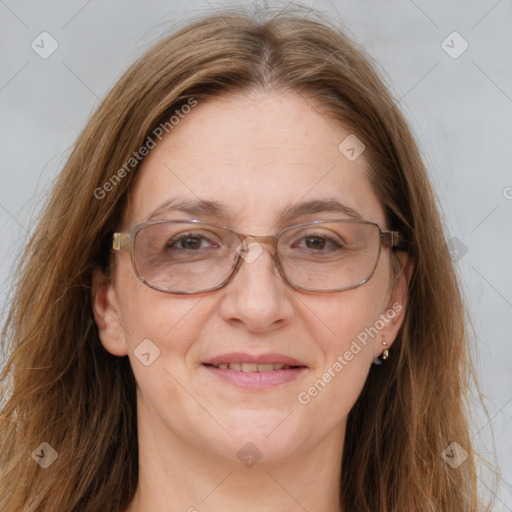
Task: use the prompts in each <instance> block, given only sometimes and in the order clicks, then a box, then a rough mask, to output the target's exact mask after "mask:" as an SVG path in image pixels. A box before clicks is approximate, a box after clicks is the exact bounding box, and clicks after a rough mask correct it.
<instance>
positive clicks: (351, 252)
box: [112, 219, 401, 294]
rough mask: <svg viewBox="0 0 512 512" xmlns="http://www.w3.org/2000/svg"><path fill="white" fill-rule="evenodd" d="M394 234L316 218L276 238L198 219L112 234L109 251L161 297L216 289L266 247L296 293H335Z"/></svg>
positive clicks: (362, 277)
mask: <svg viewBox="0 0 512 512" xmlns="http://www.w3.org/2000/svg"><path fill="white" fill-rule="evenodd" d="M400 241H401V237H400V234H399V233H398V232H397V231H382V230H381V229H380V227H379V225H378V224H375V223H374V222H370V221H366V220H355V219H342V220H328V221H324V220H318V221H313V222H305V223H302V224H297V225H295V226H290V227H287V228H285V229H283V230H282V231H280V232H279V233H276V234H275V235H269V236H251V235H245V234H242V233H238V232H236V231H233V230H232V229H230V228H228V227H227V226H223V225H220V224H212V223H208V222H202V221H199V220H185V221H184V220H157V221H152V222H145V223H143V224H138V225H136V226H134V227H133V228H132V229H131V231H130V233H114V234H113V240H112V248H113V249H115V250H116V251H125V252H129V253H130V254H131V261H132V266H133V269H134V271H135V273H136V275H137V277H138V278H139V279H140V280H141V281H142V282H143V283H144V284H146V285H147V286H149V287H151V288H153V289H155V290H158V291H161V292H166V293H175V294H193V293H204V292H209V291H213V290H218V289H219V288H222V287H223V286H225V285H226V284H227V283H228V282H229V281H230V280H231V279H232V277H233V276H234V275H235V273H236V272H237V271H238V270H239V268H240V266H241V264H242V261H245V262H247V263H251V262H252V261H254V260H255V259H256V258H257V257H258V256H259V255H260V254H261V253H262V252H263V247H262V246H261V245H260V244H270V245H272V247H273V253H274V261H275V265H276V267H277V269H278V271H279V273H280V275H281V277H282V278H283V279H284V281H285V282H286V283H288V284H289V285H290V286H291V287H292V288H294V289H296V290H303V291H310V292H341V291H345V290H350V289H352V288H356V287H358V286H361V285H362V284H364V283H366V282H367V281H368V280H369V279H370V278H371V277H372V275H373V273H374V272H375V269H376V267H377V263H378V261H379V256H380V252H381V249H382V246H383V245H384V244H385V245H387V246H389V247H395V246H396V245H398V244H399V243H400Z"/></svg>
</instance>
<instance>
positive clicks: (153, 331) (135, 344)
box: [116, 266, 212, 371]
mask: <svg viewBox="0 0 512 512" xmlns="http://www.w3.org/2000/svg"><path fill="white" fill-rule="evenodd" d="M116 278H117V280H116V288H117V291H118V296H119V303H120V307H121V317H122V322H123V326H122V328H123V335H124V339H125V341H126V344H127V346H128V350H129V356H130V360H132V359H133V357H137V354H138V352H139V346H140V345H141V343H143V342H144V343H146V344H147V345H148V347H149V348H152V350H154V351H155V353H158V352H159V356H158V357H159V359H160V363H162V362H164V361H165V364H166V365H169V364H173V363H174V362H175V359H176V357H177V356H181V357H183V355H184V354H186V352H187V351H188V350H189V348H190V347H191V346H192V344H193V343H194V341H195V340H196V339H197V337H198V335H199V332H200V331H201V329H202V327H203V324H204V323H205V322H206V321H207V320H208V318H209V316H210V315H211V313H212V312H211V310H210V308H208V307H207V301H204V300H203V299H204V297H201V296H197V295H194V296H192V295H191V296H187V295H182V296H180V295H171V294H167V293H162V292H159V291H157V290H153V289H151V288H149V287H148V286H146V285H145V284H144V283H142V282H141V281H139V280H138V279H137V277H136V276H135V273H134V272H133V270H132V268H131V266H129V267H128V268H126V266H123V267H120V268H119V273H118V276H116ZM205 306H206V307H205ZM146 340H150V342H151V343H149V342H148V341H146ZM151 344H153V345H154V346H155V347H156V348H154V347H152V346H151ZM144 353H146V352H144ZM137 366H138V365H137V364H135V362H134V361H132V367H133V368H134V371H136V368H137Z"/></svg>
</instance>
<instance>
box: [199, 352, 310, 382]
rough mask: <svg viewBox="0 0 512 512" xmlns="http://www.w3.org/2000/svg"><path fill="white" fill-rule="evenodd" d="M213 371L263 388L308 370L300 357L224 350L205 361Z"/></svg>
mask: <svg viewBox="0 0 512 512" xmlns="http://www.w3.org/2000/svg"><path fill="white" fill-rule="evenodd" d="M202 366H203V367H204V368H205V369H206V370H208V371H209V373H210V375H213V376H215V377H216V378H219V379H221V380H222V381H224V382H227V383H229V384H232V385H235V386H237V387H239V388H242V389H246V390H261V389H267V388H272V387H275V386H279V385H281V384H285V383H288V382H292V381H293V380H295V379H296V378H297V377H299V375H301V374H302V373H304V372H305V371H306V370H307V368H308V367H307V366H306V365H305V364H303V363H301V362H300V361H298V360H296V359H294V358H291V357H288V356H284V355H281V354H262V355H259V356H251V355H248V354H242V353H233V354H225V355H223V356H218V357H215V358H213V359H210V360H209V361H207V362H204V363H203V364H202Z"/></svg>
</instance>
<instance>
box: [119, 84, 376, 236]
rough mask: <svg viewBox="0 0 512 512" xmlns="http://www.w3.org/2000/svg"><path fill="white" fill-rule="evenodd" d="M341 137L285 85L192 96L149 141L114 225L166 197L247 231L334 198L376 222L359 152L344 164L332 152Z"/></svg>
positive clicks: (138, 217) (171, 214)
mask: <svg viewBox="0 0 512 512" xmlns="http://www.w3.org/2000/svg"><path fill="white" fill-rule="evenodd" d="M349 135H351V134H350V133H349V132H348V131H347V130H346V129H344V128H343V126H341V125H340V124H339V123H334V122H333V121H332V119H329V118H327V117H326V116H325V115H323V114H321V113H320V109H319V108H318V105H317V104H315V102H314V100H312V99H311V98H305V97H303V96H300V95H298V94H295V93H291V92H285V93H254V94H252V95H236V96H221V97H218V98H215V99H210V100H208V101H205V102H201V101H198V104H197V106H195V107H194V108H193V109H192V110H191V111H190V113H188V114H186V115H185V114H181V116H180V120H179V123H177V124H175V125H174V127H173V128H172V131H170V133H169V134H168V135H166V136H165V137H163V139H162V141H158V139H155V140H156V142H157V144H156V146H155V147H154V148H153V149H151V151H150V152H149V154H148V156H147V157H146V158H145V159H144V162H143V163H142V166H141V168H140V169H139V171H138V176H137V178H136V180H135V183H134V186H133V188H132V190H131V193H130V195H129V201H128V207H127V210H126V215H125V219H124V222H123V224H125V225H126V226H125V227H129V226H131V225H134V224H137V223H140V222H144V221H146V220H148V217H149V216H150V215H151V213H152V212H154V210H155V209H156V208H157V207H158V206H160V205H162V204H163V203H165V202H168V201H169V200H170V199H172V200H173V201H179V202H188V203H191V202H200V201H202V202H203V203H208V202H212V203H215V204H217V205H219V206H221V207H222V210H223V212H222V213H223V215H222V219H215V220H222V221H224V222H228V223H229V224H230V225H231V226H232V227H236V228H240V229H244V230H245V232H252V233H253V234H257V233H258V232H259V231H261V232H265V229H268V228H269V227H270V226H276V225H277V224H278V223H279V222H280V219H281V217H282V214H283V211H284V210H288V211H290V210H291V209H292V207H293V206H294V205H297V204H299V203H303V202H307V201H309V202H312V201H331V202H336V201H337V202H340V203H342V204H344V205H346V206H347V207H348V208H349V209H350V208H351V209H353V210H355V211H356V212H358V213H359V214H360V216H361V217H362V218H365V219H367V220H372V221H374V222H378V223H379V224H381V225H382V223H383V222H384V214H383V211H382V208H381V206H380V204H379V201H378V200H377V198H376V196H375V194H374V192H373V190H372V188H371V186H370V183H369V180H368V175H367V161H366V160H365V158H364V153H363V154H362V155H361V156H359V157H358V158H357V159H355V160H353V161H352V160H349V159H348V158H347V157H346V156H345V154H346V153H343V152H341V151H340V149H339V146H340V144H342V143H343V141H344V140H345V139H346V138H347V137H348V136H349ZM349 140H350V139H349ZM161 210H162V211H161V215H160V218H183V212H175V211H172V210H170V209H169V208H168V209H167V211H166V210H164V209H161ZM219 211H220V210H219ZM211 213H212V212H207V211H206V210H205V212H204V214H205V215H210V214H211ZM320 213H321V212H317V214H318V215H320ZM318 215H317V216H318ZM185 216H186V217H189V218H190V215H185ZM320 216H321V215H320ZM337 216H338V217H343V216H345V215H337ZM196 217H197V216H196ZM301 220H302V219H301Z"/></svg>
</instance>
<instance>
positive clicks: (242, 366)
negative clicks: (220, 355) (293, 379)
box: [206, 363, 302, 373]
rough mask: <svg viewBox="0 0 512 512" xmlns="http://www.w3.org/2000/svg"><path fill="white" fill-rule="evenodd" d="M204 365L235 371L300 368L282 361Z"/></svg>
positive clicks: (263, 371)
mask: <svg viewBox="0 0 512 512" xmlns="http://www.w3.org/2000/svg"><path fill="white" fill-rule="evenodd" d="M206 366H213V368H218V369H219V370H234V371H235V372H246V373H250V372H260V373H265V372H273V371H275V370H290V369H292V368H302V366H290V365H287V364H282V363H268V364H256V363H220V364H212V365H208V364H207V365H206Z"/></svg>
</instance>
